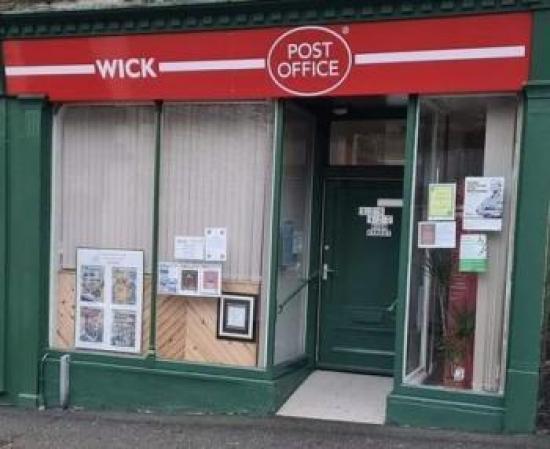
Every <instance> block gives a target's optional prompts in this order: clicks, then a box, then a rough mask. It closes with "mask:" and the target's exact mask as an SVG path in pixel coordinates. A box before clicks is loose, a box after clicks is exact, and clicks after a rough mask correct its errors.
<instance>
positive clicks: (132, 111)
mask: <svg viewBox="0 0 550 449" xmlns="http://www.w3.org/2000/svg"><path fill="white" fill-rule="evenodd" d="M273 120H274V107H273V104H272V103H270V102H248V103H229V102H226V103H182V104H165V105H162V106H161V107H159V106H155V105H117V106H108V105H66V106H63V107H61V108H60V109H59V111H58V112H57V114H56V119H55V127H54V151H53V176H52V179H53V191H54V193H53V207H52V248H51V283H50V285H51V295H50V297H51V298H50V346H51V347H53V348H55V349H61V350H73V349H83V350H96V351H115V352H121V353H134V354H146V353H147V351H148V350H151V349H154V350H156V354H157V357H159V358H162V359H168V360H174V361H189V362H200V363H210V364H221V365H235V366H258V365H259V366H262V365H264V364H265V354H264V353H263V352H262V351H263V345H261V344H260V343H259V342H262V341H264V340H265V332H266V331H265V329H264V328H265V322H266V316H265V311H266V307H264V305H265V303H266V301H267V292H268V290H269V289H268V288H267V280H266V278H265V277H264V273H265V272H267V270H269V266H268V265H269V254H270V252H269V245H268V244H267V242H269V241H270V239H269V237H270V236H269V232H270V227H269V223H270V220H271V218H270V217H271V207H272V200H271V195H272V174H271V171H272V159H273V156H272V154H273ZM153 301H154V303H155V305H156V308H155V311H156V313H152V312H151V311H152V307H151V305H152V302H153ZM152 323H155V324H154V325H155V329H153V330H154V331H155V332H151V325H152ZM151 336H154V338H153V339H151Z"/></svg>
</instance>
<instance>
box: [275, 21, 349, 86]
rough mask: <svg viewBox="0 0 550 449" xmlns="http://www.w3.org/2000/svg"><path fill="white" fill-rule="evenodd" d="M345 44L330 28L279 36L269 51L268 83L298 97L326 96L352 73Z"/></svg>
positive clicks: (297, 29) (305, 27) (315, 28)
mask: <svg viewBox="0 0 550 449" xmlns="http://www.w3.org/2000/svg"><path fill="white" fill-rule="evenodd" d="M351 65H352V57H351V50H350V48H349V45H348V43H347V42H346V41H345V40H344V38H343V37H342V36H340V35H339V34H338V33H336V32H335V31H333V30H331V29H330V28H325V27H319V26H304V27H300V28H294V29H292V30H289V31H287V32H286V33H284V34H282V35H281V36H279V38H278V39H277V40H276V41H275V42H274V43H273V45H272V46H271V49H270V50H269V55H268V57H267V68H268V71H269V75H270V76H271V79H272V80H273V82H274V83H275V84H277V86H279V87H280V88H281V89H283V90H284V91H286V92H288V93H290V94H293V95H299V96H316V95H323V94H326V93H328V92H330V91H332V90H334V89H336V88H337V87H338V86H340V85H341V84H342V83H343V82H344V81H345V79H346V78H347V76H348V75H349V72H350V70H351Z"/></svg>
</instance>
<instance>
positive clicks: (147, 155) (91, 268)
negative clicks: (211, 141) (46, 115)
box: [50, 106, 155, 352]
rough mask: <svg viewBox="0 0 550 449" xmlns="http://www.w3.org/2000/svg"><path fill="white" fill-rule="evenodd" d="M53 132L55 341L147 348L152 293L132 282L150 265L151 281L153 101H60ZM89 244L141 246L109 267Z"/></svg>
mask: <svg viewBox="0 0 550 449" xmlns="http://www.w3.org/2000/svg"><path fill="white" fill-rule="evenodd" d="M54 134H55V136H54V139H55V142H54V156H53V159H54V163H53V167H54V168H53V179H54V182H53V185H54V200H53V210H54V213H53V233H52V279H51V285H52V295H51V328H50V329H51V332H50V344H51V345H52V346H53V347H55V348H57V349H72V348H73V347H75V346H76V347H87V348H96V349H105V350H121V348H123V349H122V350H124V351H130V352H136V351H138V352H139V351H143V350H144V349H145V348H146V347H147V345H146V344H145V342H146V339H147V337H148V332H147V329H148V323H149V315H148V313H146V312H144V313H143V314H142V312H141V310H138V309H140V308H141V307H143V310H145V311H147V310H149V301H148V300H149V298H148V295H141V294H139V293H140V292H139V291H136V290H135V289H136V287H138V285H137V284H136V283H135V282H137V278H138V277H139V278H141V275H140V273H138V272H142V271H144V272H145V273H144V275H143V284H144V285H145V290H148V289H149V288H150V285H151V250H152V244H151V241H152V229H153V227H152V224H153V191H154V189H153V179H154V177H153V172H154V154H155V152H154V148H155V116H154V108H153V107H149V106H139V107H138V106H134V107H114V106H93V107H91V106H70V107H63V108H61V110H60V111H59V112H58V113H57V116H56V124H55V132H54ZM79 248H80V250H79ZM84 248H89V249H92V250H93V249H98V250H101V249H117V250H121V251H124V250H131V251H134V250H138V253H133V255H134V256H137V259H138V263H137V265H136V266H133V268H132V267H130V266H122V267H119V268H114V269H109V270H106V269H105V267H104V266H100V264H99V263H98V261H97V260H95V261H94V256H93V255H92V256H91V258H89V257H88V256H89V252H88V253H87V254H86V253H85V252H84V250H83V249H84ZM78 251H80V253H79V254H80V256H79V257H81V258H83V259H82V264H81V265H80V268H79V267H78V266H77V252H78ZM96 255H97V253H96ZM110 256H112V254H111V255H110ZM110 256H109V255H107V257H110ZM125 265H128V264H125ZM77 273H78V275H79V276H80V280H78V279H77ZM132 282H134V284H132ZM140 284H141V282H140ZM110 285H112V286H113V288H109V286H110ZM77 292H78V293H79V294H80V295H81V297H82V298H83V301H82V302H81V303H82V304H81V305H79V304H78V303H79V301H77ZM140 306H141V307H140ZM142 318H143V319H142ZM75 323H76V324H77V326H78V327H77V329H76V333H75ZM136 326H140V327H141V328H142V330H141V331H140V329H136ZM75 335H76V341H75ZM140 335H142V337H143V344H141V342H140V341H136V339H137V338H139V336H140Z"/></svg>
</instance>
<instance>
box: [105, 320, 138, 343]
mask: <svg viewBox="0 0 550 449" xmlns="http://www.w3.org/2000/svg"><path fill="white" fill-rule="evenodd" d="M136 322H137V320H136V313H135V312H130V311H126V310H115V311H114V312H113V320H112V324H111V345H112V346H115V347H119V348H126V349H129V348H133V347H134V346H135V345H136Z"/></svg>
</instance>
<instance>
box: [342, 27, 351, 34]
mask: <svg viewBox="0 0 550 449" xmlns="http://www.w3.org/2000/svg"><path fill="white" fill-rule="evenodd" d="M342 34H349V26H347V25H346V26H344V27H342Z"/></svg>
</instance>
